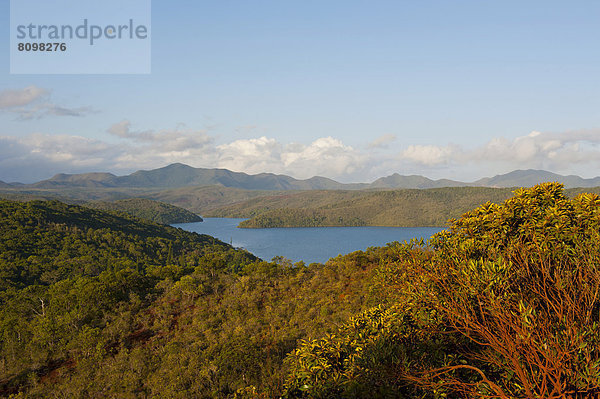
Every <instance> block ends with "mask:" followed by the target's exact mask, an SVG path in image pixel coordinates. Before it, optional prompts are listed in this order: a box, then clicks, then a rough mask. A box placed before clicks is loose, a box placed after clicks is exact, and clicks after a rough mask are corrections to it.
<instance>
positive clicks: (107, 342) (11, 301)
mask: <svg viewBox="0 0 600 399" xmlns="http://www.w3.org/2000/svg"><path fill="white" fill-rule="evenodd" d="M354 257H355V256H354V255H353V256H351V257H350V258H349V259H352V258H354ZM372 258H373V256H372V255H371V256H369V257H365V256H362V255H359V256H358V258H356V259H357V261H352V260H350V261H349V262H347V261H340V262H333V263H330V265H329V266H324V265H319V264H315V265H311V267H306V266H304V265H303V264H301V263H298V264H296V265H295V267H291V266H292V265H291V264H289V262H288V261H286V260H285V259H278V260H277V262H276V263H273V262H271V263H269V262H263V261H260V260H258V259H256V258H255V257H254V256H252V255H251V254H249V253H248V252H246V251H242V250H236V249H234V248H232V247H231V246H229V245H227V244H224V243H222V242H220V241H218V240H216V239H214V238H212V237H209V236H203V235H198V234H195V233H189V232H185V231H183V230H180V229H175V228H172V227H168V226H162V225H158V224H155V223H152V222H147V221H142V220H139V219H134V218H131V217H128V216H127V215H123V214H115V213H110V212H104V211H99V210H93V209H89V208H84V207H80V206H75V205H66V204H63V203H60V202H57V201H32V202H28V203H23V202H12V201H0V275H2V280H1V285H0V337H2V338H1V339H0V396H2V397H4V396H7V395H11V394H18V393H20V396H18V397H19V398H29V397H32V398H37V397H65V398H66V397H69V398H71V397H74V398H75V397H81V398H83V397H132V398H134V397H207V398H208V397H215V398H225V397H231V396H232V395H233V394H234V393H235V391H236V390H238V389H242V390H243V389H245V388H244V387H247V386H255V387H258V389H260V390H264V391H265V392H269V394H268V396H270V395H279V394H280V393H281V392H282V384H283V380H284V378H285V373H284V370H285V367H284V359H285V357H286V356H287V354H288V353H289V352H290V351H291V350H293V349H294V348H295V347H296V343H297V342H298V341H299V340H301V339H305V338H307V337H308V336H309V334H310V336H319V335H321V334H324V333H328V332H331V331H333V329H334V328H335V325H337V324H339V323H342V322H343V321H344V320H346V319H347V318H348V317H350V316H351V315H352V314H354V313H356V312H358V311H360V310H363V309H364V308H365V306H366V303H367V296H368V295H366V293H367V289H366V288H365V287H366V284H367V281H369V280H370V279H372V277H373V275H372V274H371V273H370V271H369V270H370V269H371V268H372V266H374V265H375V264H376V262H373V261H372V260H370V259H372ZM249 389H251V390H252V389H253V388H249Z"/></svg>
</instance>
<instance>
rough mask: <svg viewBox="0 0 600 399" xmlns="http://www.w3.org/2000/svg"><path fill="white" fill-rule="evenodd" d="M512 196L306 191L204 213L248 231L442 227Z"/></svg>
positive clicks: (463, 191) (489, 191)
mask: <svg viewBox="0 0 600 399" xmlns="http://www.w3.org/2000/svg"><path fill="white" fill-rule="evenodd" d="M511 194H512V190H511V189H506V188H502V189H499V188H486V187H447V188H435V189H426V190H417V189H412V190H386V191H305V192H300V193H293V194H279V195H274V196H269V197H261V198H255V199H251V200H248V201H244V202H240V203H238V204H232V205H228V206H224V207H222V208H217V209H214V210H211V211H208V212H207V213H206V216H207V217H213V216H214V217H241V218H250V219H249V220H246V221H243V222H242V223H240V227H247V228H268V227H323V226H399V227H415V226H445V225H446V222H447V221H448V220H449V219H451V218H457V217H460V215H462V214H463V213H464V212H467V211H468V210H470V209H473V208H474V207H476V206H477V205H479V204H481V203H484V202H487V201H492V202H495V203H500V202H502V201H504V200H506V199H507V198H509V197H510V196H511Z"/></svg>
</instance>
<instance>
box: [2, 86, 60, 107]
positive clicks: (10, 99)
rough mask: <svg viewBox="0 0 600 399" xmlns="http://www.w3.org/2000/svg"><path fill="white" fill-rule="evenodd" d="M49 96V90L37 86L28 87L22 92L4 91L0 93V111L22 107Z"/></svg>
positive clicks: (21, 90)
mask: <svg viewBox="0 0 600 399" xmlns="http://www.w3.org/2000/svg"><path fill="white" fill-rule="evenodd" d="M48 94H49V92H48V90H45V89H42V88H40V87H37V86H28V87H25V88H24V89H20V90H2V91H0V109H7V108H14V107H22V106H24V105H28V104H31V103H32V102H34V101H36V100H38V99H40V98H42V97H44V96H47V95H48Z"/></svg>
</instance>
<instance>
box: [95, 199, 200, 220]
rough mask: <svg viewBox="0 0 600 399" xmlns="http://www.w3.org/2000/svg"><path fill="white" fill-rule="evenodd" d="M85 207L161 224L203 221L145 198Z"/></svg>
mask: <svg viewBox="0 0 600 399" xmlns="http://www.w3.org/2000/svg"><path fill="white" fill-rule="evenodd" d="M85 206H87V207H90V208H94V209H101V210H105V211H118V212H125V213H127V214H129V215H131V216H135V217H138V218H141V219H146V220H150V221H152V222H156V223H161V224H175V223H192V222H201V221H202V218H201V217H200V216H198V215H196V214H195V213H192V212H190V211H188V210H185V209H183V208H179V207H176V206H174V205H170V204H165V203H164V202H159V201H152V200H149V199H144V198H131V199H123V200H118V201H114V202H106V201H99V202H89V203H87V204H85Z"/></svg>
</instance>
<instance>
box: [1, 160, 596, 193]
mask: <svg viewBox="0 0 600 399" xmlns="http://www.w3.org/2000/svg"><path fill="white" fill-rule="evenodd" d="M546 181H557V182H560V183H563V184H564V185H565V187H566V188H574V187H597V186H600V177H595V178H592V179H584V178H582V177H579V176H575V175H569V176H563V175H559V174H556V173H552V172H548V171H544V170H534V169H528V170H515V171H512V172H509V173H506V174H502V175H496V176H494V177H486V178H482V179H479V180H477V181H474V182H461V181H456V180H448V179H440V180H432V179H429V178H427V177H424V176H420V175H409V176H405V175H400V174H398V173H395V174H393V175H390V176H386V177H382V178H379V179H377V180H375V181H374V182H372V183H353V184H344V183H340V182H337V181H335V180H332V179H328V178H326V177H319V176H315V177H311V178H310V179H305V180H299V179H295V178H293V177H290V176H286V175H277V174H273V173H260V174H256V175H249V174H246V173H241V172H232V171H230V170H227V169H204V168H193V167H191V166H188V165H184V164H181V163H175V164H171V165H169V166H165V167H163V168H159V169H153V170H139V171H137V172H134V173H132V174H130V175H126V176H116V175H114V174H112V173H84V174H64V173H61V174H57V175H55V176H53V177H52V178H50V179H47V180H43V181H40V182H37V183H33V184H21V183H5V182H2V181H0V188H17V187H18V188H20V189H23V188H32V189H34V188H35V189H59V188H153V189H158V188H161V189H168V188H179V187H191V186H213V185H218V186H223V187H231V188H240V189H246V190H340V189H345V190H356V189H400V188H417V189H426V188H440V187H468V186H472V187H530V186H533V185H535V184H538V183H541V182H546Z"/></svg>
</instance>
